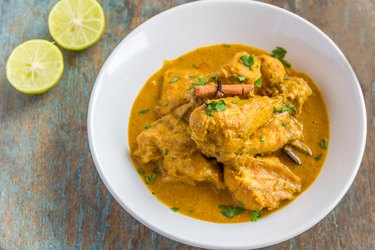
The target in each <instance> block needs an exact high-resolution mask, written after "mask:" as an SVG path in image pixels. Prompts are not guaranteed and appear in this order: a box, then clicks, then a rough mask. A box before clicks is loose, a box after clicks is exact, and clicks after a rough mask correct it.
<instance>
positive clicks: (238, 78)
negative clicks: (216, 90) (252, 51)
mask: <svg viewBox="0 0 375 250" xmlns="http://www.w3.org/2000/svg"><path fill="white" fill-rule="evenodd" d="M249 56H250V58H252V59H249ZM241 58H243V59H241ZM244 60H245V61H248V60H249V61H250V63H253V64H252V65H251V66H247V65H246V64H245V62H244ZM217 76H218V79H220V80H222V83H223V84H238V83H240V82H242V83H245V84H253V83H254V82H255V81H256V80H257V79H258V78H259V77H261V73H260V59H259V57H257V56H254V55H249V54H248V53H247V52H238V53H237V54H235V55H234V57H233V58H231V59H230V60H229V61H228V62H227V63H226V64H224V65H223V66H222V67H220V68H219V70H218V71H217ZM242 77H244V79H242Z"/></svg>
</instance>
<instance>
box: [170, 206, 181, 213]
mask: <svg viewBox="0 0 375 250" xmlns="http://www.w3.org/2000/svg"><path fill="white" fill-rule="evenodd" d="M171 210H172V211H173V212H177V211H178V210H180V209H179V208H178V207H171Z"/></svg>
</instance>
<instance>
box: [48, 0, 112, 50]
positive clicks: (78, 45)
mask: <svg viewBox="0 0 375 250" xmlns="http://www.w3.org/2000/svg"><path fill="white" fill-rule="evenodd" d="M104 26H105V18H104V12H103V9H102V7H101V6H100V4H99V3H98V2H96V1H95V0H61V1H59V2H58V3H57V4H56V5H55V6H54V7H53V8H52V10H51V12H50V13H49V17H48V28H49V32H50V33H51V36H52V37H53V39H54V40H55V41H56V42H57V43H58V44H59V45H60V46H61V47H63V48H65V49H69V50H83V49H86V48H88V47H90V46H91V45H93V44H95V43H96V42H97V41H98V40H99V39H100V37H101V36H102V34H103V32H104Z"/></svg>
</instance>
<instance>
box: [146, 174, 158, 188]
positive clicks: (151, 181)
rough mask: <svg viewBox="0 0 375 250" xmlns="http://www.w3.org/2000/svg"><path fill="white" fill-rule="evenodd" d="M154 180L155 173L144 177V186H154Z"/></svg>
mask: <svg viewBox="0 0 375 250" xmlns="http://www.w3.org/2000/svg"><path fill="white" fill-rule="evenodd" d="M155 179H156V173H152V174H151V175H150V176H145V181H146V184H147V185H148V184H154V183H155Z"/></svg>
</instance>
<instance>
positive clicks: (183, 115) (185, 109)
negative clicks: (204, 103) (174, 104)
mask: <svg viewBox="0 0 375 250" xmlns="http://www.w3.org/2000/svg"><path fill="white" fill-rule="evenodd" d="M197 106H198V105H197V104H196V103H195V102H194V101H191V102H189V103H186V104H184V105H181V106H180V107H178V108H176V109H175V110H174V111H173V112H172V113H173V114H174V115H175V116H177V117H178V118H180V119H182V120H184V121H185V122H189V118H190V114H191V112H193V111H194V109H196V108H197Z"/></svg>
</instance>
